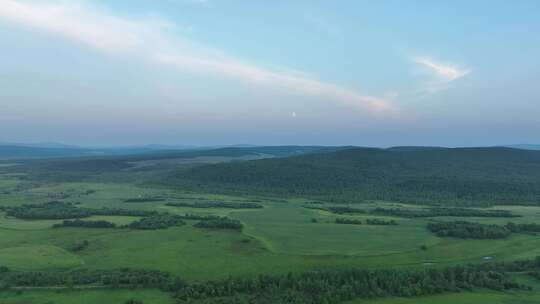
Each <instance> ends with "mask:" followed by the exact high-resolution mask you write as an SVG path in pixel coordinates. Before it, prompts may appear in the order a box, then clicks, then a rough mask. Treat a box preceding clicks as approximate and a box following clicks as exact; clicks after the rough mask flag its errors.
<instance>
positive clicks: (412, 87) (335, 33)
mask: <svg viewBox="0 0 540 304" xmlns="http://www.w3.org/2000/svg"><path fill="white" fill-rule="evenodd" d="M539 37H540V1H536V0H531V1H525V0H516V1H498V0H489V1H482V0H474V1H470V0H469V1H459V0H456V1H429V0H424V1H420V0H416V1H414V0H411V1H398V0H396V1H391V0H385V1H362V0H351V1H345V0H336V1H322V0H321V1H316V0H309V1H308V0H306V1H302V0H296V1H285V0H275V1H251V0H243V1H240V0H227V1H225V0H161V1H159V0H155V1H147V0H94V1H92V0H81V1H79V0H69V1H68V0H65V1H64V0H34V1H30V0H0V142H62V143H66V144H74V145H86V146H91V145H111V146H120V145H142V144H177V145H226V144H256V145H291V144H297V145H308V144H309V145H358V146H396V145H440V146H488V145H502V144H519V143H540V57H539V56H538V55H539V54H540V38H539Z"/></svg>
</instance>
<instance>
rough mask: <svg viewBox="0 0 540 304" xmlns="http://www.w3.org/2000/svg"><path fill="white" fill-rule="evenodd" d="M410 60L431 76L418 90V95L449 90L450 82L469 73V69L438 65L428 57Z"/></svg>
mask: <svg viewBox="0 0 540 304" xmlns="http://www.w3.org/2000/svg"><path fill="white" fill-rule="evenodd" d="M412 60H413V62H415V63H416V64H418V65H420V66H421V67H422V68H424V69H425V70H426V71H427V72H428V73H429V74H430V75H431V76H432V79H431V80H430V81H429V82H427V83H426V84H424V87H423V88H422V89H420V90H419V92H420V93H437V92H439V91H442V90H446V89H449V88H450V87H451V86H452V84H451V83H452V82H454V81H456V80H458V79H461V78H463V77H465V76H467V75H468V74H469V73H471V69H468V68H459V67H457V66H455V65H451V64H445V63H440V62H438V61H435V60H433V59H431V58H429V57H414V58H413V59H412Z"/></svg>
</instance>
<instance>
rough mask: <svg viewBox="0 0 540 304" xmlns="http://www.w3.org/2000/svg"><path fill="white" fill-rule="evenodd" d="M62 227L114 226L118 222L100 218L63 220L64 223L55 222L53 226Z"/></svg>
mask: <svg viewBox="0 0 540 304" xmlns="http://www.w3.org/2000/svg"><path fill="white" fill-rule="evenodd" d="M61 227H84V228H114V227H116V224H114V223H111V222H107V221H103V220H99V221H83V220H79V219H76V220H63V221H62V223H58V224H54V225H53V228H61Z"/></svg>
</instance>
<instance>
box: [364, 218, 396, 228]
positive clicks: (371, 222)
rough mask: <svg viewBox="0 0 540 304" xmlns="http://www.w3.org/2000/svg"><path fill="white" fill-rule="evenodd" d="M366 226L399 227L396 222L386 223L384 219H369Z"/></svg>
mask: <svg viewBox="0 0 540 304" xmlns="http://www.w3.org/2000/svg"><path fill="white" fill-rule="evenodd" d="M366 224H368V225H387V226H395V225H398V223H397V222H396V221H394V220H389V221H385V220H382V219H376V218H374V219H367V220H366Z"/></svg>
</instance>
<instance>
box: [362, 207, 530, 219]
mask: <svg viewBox="0 0 540 304" xmlns="http://www.w3.org/2000/svg"><path fill="white" fill-rule="evenodd" d="M370 213H371V214H379V215H387V216H400V217H435V216H456V217H520V215H515V214H512V212H510V211H507V210H479V209H470V208H424V209H412V208H380V207H379V208H375V209H373V210H371V211H370Z"/></svg>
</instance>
